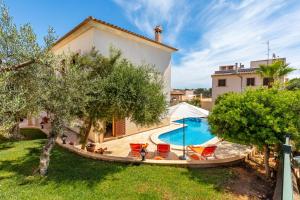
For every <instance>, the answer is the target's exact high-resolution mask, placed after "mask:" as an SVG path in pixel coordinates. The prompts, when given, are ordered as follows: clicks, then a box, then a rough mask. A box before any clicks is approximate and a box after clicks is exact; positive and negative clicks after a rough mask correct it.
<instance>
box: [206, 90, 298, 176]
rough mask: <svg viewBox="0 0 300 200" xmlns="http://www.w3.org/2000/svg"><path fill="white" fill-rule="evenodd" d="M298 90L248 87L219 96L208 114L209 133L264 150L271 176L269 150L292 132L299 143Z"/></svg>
mask: <svg viewBox="0 0 300 200" xmlns="http://www.w3.org/2000/svg"><path fill="white" fill-rule="evenodd" d="M299 97H300V92H292V91H287V90H279V89H277V88H270V89H267V88H260V89H257V90H254V89H250V90H247V91H245V92H244V93H227V94H225V95H224V96H221V97H220V99H219V100H218V103H217V104H216V105H215V107H214V109H213V111H212V113H211V114H210V115H209V117H208V121H209V124H210V126H211V129H212V132H213V133H214V134H216V135H217V136H219V137H221V138H224V139H226V140H229V141H232V142H237V143H242V144H248V145H257V146H258V147H261V148H263V149H264V164H265V170H266V174H267V176H269V175H270V170H269V156H270V150H271V149H272V148H273V147H274V146H275V145H279V144H282V143H283V142H284V141H285V136H286V135H291V136H292V139H293V140H294V141H295V142H299V138H300V135H299V128H300V127H299V125H300V123H299V122H300V121H299V114H300V98H299Z"/></svg>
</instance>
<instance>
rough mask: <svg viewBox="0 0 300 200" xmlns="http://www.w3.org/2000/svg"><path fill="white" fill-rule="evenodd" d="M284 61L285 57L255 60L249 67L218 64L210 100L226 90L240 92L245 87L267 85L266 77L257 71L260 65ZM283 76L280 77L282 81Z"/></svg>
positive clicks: (213, 78) (213, 99)
mask: <svg viewBox="0 0 300 200" xmlns="http://www.w3.org/2000/svg"><path fill="white" fill-rule="evenodd" d="M278 59H279V60H282V61H283V62H284V63H286V58H276V59H269V60H256V61H251V62H250V68H244V65H242V64H239V65H238V64H237V63H236V64H235V65H226V66H220V67H219V70H218V71H215V73H214V74H213V75H212V76H211V77H212V101H213V103H214V102H215V100H216V99H217V97H218V96H219V95H221V94H224V93H227V92H242V91H244V90H245V89H246V88H247V87H260V86H267V85H268V82H269V80H268V78H263V77H261V76H260V75H259V74H258V73H257V72H256V70H257V68H258V67H259V66H260V65H262V64H263V65H268V64H272V63H273V62H274V61H276V60H278ZM284 80H285V77H282V81H284Z"/></svg>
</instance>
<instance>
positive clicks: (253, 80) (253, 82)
mask: <svg viewBox="0 0 300 200" xmlns="http://www.w3.org/2000/svg"><path fill="white" fill-rule="evenodd" d="M254 85H255V78H247V86H254Z"/></svg>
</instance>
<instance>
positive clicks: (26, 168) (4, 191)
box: [0, 130, 235, 200]
mask: <svg viewBox="0 0 300 200" xmlns="http://www.w3.org/2000/svg"><path fill="white" fill-rule="evenodd" d="M22 132H23V134H25V135H27V138H30V137H33V138H35V139H34V140H33V139H32V140H30V139H29V140H24V141H18V142H9V141H5V142H4V141H2V142H0V199H1V200H2V199H18V200H19V199H30V200H33V199H43V200H47V199H49V200H50V199H51V200H53V199H83V200H85V199H86V200H88V199H122V200H123V199H197V200H198V199H233V198H234V196H232V195H231V194H229V193H228V192H226V191H224V190H223V187H224V184H225V183H226V182H228V181H232V180H233V179H234V178H235V175H234V173H233V172H232V171H231V169H230V168H218V169H186V168H175V167H161V166H149V165H140V166H135V165H126V164H117V163H109V162H101V161H93V160H88V159H85V158H82V157H79V156H77V155H75V154H72V153H70V152H68V151H66V150H64V149H62V148H59V147H56V148H55V149H54V151H53V154H52V160H51V163H50V168H49V173H48V176H47V177H44V178H40V177H33V176H31V174H32V172H33V171H34V169H35V167H36V166H37V165H38V159H39V153H40V151H41V146H42V145H43V143H44V142H45V139H40V138H43V137H44V136H43V135H42V134H41V133H39V131H37V130H27V131H22Z"/></svg>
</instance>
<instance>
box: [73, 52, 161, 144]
mask: <svg viewBox="0 0 300 200" xmlns="http://www.w3.org/2000/svg"><path fill="white" fill-rule="evenodd" d="M110 52H111V53H110V56H108V57H106V56H103V55H102V54H100V53H99V52H98V51H97V50H95V49H94V48H93V49H92V50H91V51H90V52H88V53H86V54H83V55H73V57H74V62H73V65H72V66H71V67H76V68H79V69H80V70H81V72H82V73H81V75H82V80H81V83H82V85H84V88H85V89H84V91H83V95H81V102H82V103H81V104H80V105H84V106H82V107H77V108H75V110H74V113H75V114H77V116H78V117H79V118H80V119H82V121H83V125H82V127H81V132H82V135H83V139H82V149H84V148H85V145H86V142H87V139H88V135H89V133H90V131H91V128H92V127H94V128H95V129H99V126H97V123H98V122H99V121H101V122H102V123H103V122H104V123H105V122H107V121H111V120H112V119H113V118H114V119H124V118H126V117H130V118H131V120H132V121H133V122H135V123H136V124H139V125H145V124H147V125H149V124H154V123H157V122H159V119H160V117H161V116H162V114H163V113H164V112H165V111H166V99H165V95H164V94H163V82H162V79H161V76H160V74H159V73H158V72H156V71H155V70H154V68H153V67H149V66H136V65H133V64H132V63H131V62H129V61H128V60H127V59H125V58H122V54H121V52H120V51H119V50H115V49H111V51H110ZM97 131H98V132H100V130H97Z"/></svg>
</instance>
